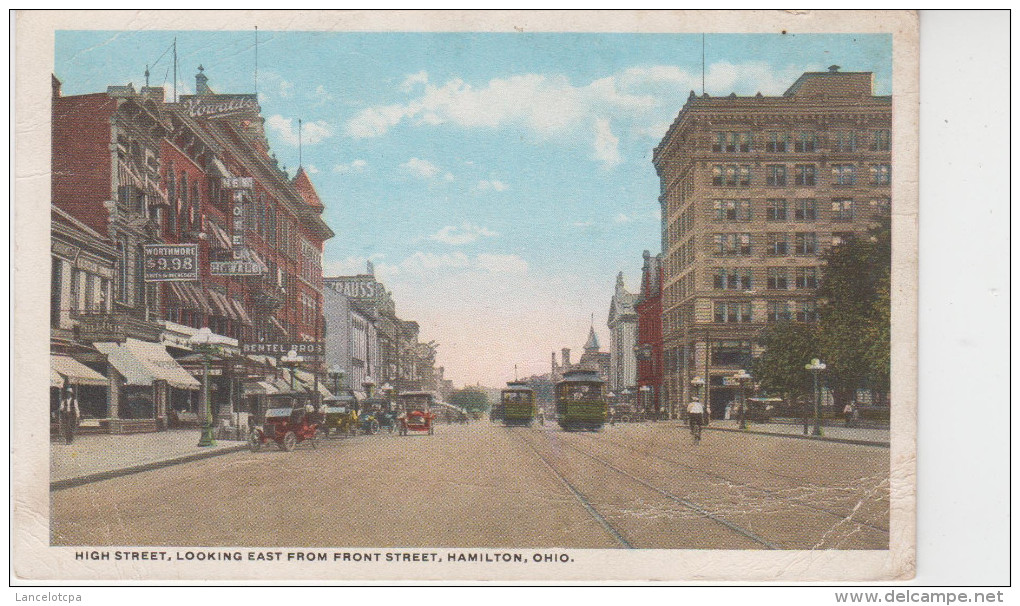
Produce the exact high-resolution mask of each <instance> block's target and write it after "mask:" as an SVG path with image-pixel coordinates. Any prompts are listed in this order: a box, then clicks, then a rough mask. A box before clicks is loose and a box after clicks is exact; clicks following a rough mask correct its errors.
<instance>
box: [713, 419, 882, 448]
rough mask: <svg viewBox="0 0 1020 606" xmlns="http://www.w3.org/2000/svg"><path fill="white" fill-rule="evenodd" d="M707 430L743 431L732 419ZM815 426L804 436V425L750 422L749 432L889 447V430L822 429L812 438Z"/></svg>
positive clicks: (839, 427)
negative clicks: (818, 434)
mask: <svg viewBox="0 0 1020 606" xmlns="http://www.w3.org/2000/svg"><path fill="white" fill-rule="evenodd" d="M705 429H710V430H718V431H741V430H740V421H739V420H735V419H730V420H728V421H720V420H715V419H713V420H712V424H711V425H709V426H708V427H706V428H705ZM813 429H814V425H811V426H809V427H808V434H807V435H806V436H805V435H804V425H802V424H797V425H790V424H786V423H752V422H750V421H748V423H747V430H746V431H747V432H748V433H755V434H771V435H777V436H788V437H796V438H807V439H812V440H825V441H830V442H847V443H850V444H862V445H866V446H889V429H874V428H865V427H843V426H842V425H839V426H834V427H822V436H821V437H816V436H812V435H811V432H812V430H813Z"/></svg>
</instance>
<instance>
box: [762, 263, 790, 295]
mask: <svg viewBox="0 0 1020 606" xmlns="http://www.w3.org/2000/svg"><path fill="white" fill-rule="evenodd" d="M767 274H768V281H767V284H766V288H768V289H769V290H786V289H787V288H788V287H789V272H788V270H787V269H786V268H785V267H770V268H768V271H767Z"/></svg>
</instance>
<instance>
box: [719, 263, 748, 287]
mask: <svg viewBox="0 0 1020 606" xmlns="http://www.w3.org/2000/svg"><path fill="white" fill-rule="evenodd" d="M712 287H713V288H715V289H716V290H750V289H751V270H750V269H749V268H746V267H716V268H715V272H714V274H713V276H712Z"/></svg>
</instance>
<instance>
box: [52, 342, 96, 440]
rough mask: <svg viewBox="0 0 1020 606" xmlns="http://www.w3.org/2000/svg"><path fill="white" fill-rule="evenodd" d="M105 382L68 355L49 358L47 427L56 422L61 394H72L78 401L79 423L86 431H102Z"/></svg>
mask: <svg viewBox="0 0 1020 606" xmlns="http://www.w3.org/2000/svg"><path fill="white" fill-rule="evenodd" d="M108 381H109V380H108V379H107V378H106V377H104V376H103V375H101V374H99V373H98V372H96V371H94V370H92V369H91V368H89V367H88V366H85V365H84V364H82V363H81V362H79V361H77V360H75V359H74V358H72V357H70V356H65V355H51V356H50V427H51V430H53V429H55V426H56V425H57V423H58V411H59V409H60V401H61V397H62V396H63V394H65V393H67V392H69V391H70V392H71V393H73V394H74V397H75V399H76V400H77V402H78V412H79V415H80V416H79V420H80V423H81V426H82V427H83V428H85V429H86V430H90V429H92V428H93V427H94V428H95V430H101V426H100V423H99V419H103V418H105V417H106V410H107V397H106V391H107V388H108V385H109V384H108Z"/></svg>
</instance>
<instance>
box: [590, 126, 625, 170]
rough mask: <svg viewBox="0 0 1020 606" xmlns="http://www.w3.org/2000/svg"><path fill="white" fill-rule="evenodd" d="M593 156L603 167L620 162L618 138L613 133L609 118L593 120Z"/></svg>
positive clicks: (610, 166) (612, 165) (609, 166)
mask: <svg viewBox="0 0 1020 606" xmlns="http://www.w3.org/2000/svg"><path fill="white" fill-rule="evenodd" d="M595 157H596V158H597V159H598V160H599V161H600V162H601V163H602V166H603V167H605V168H612V167H614V166H616V165H617V164H619V163H620V138H619V137H617V136H616V135H614V134H613V130H612V128H610V126H609V120H607V119H604V118H600V119H598V120H596V121H595Z"/></svg>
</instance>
